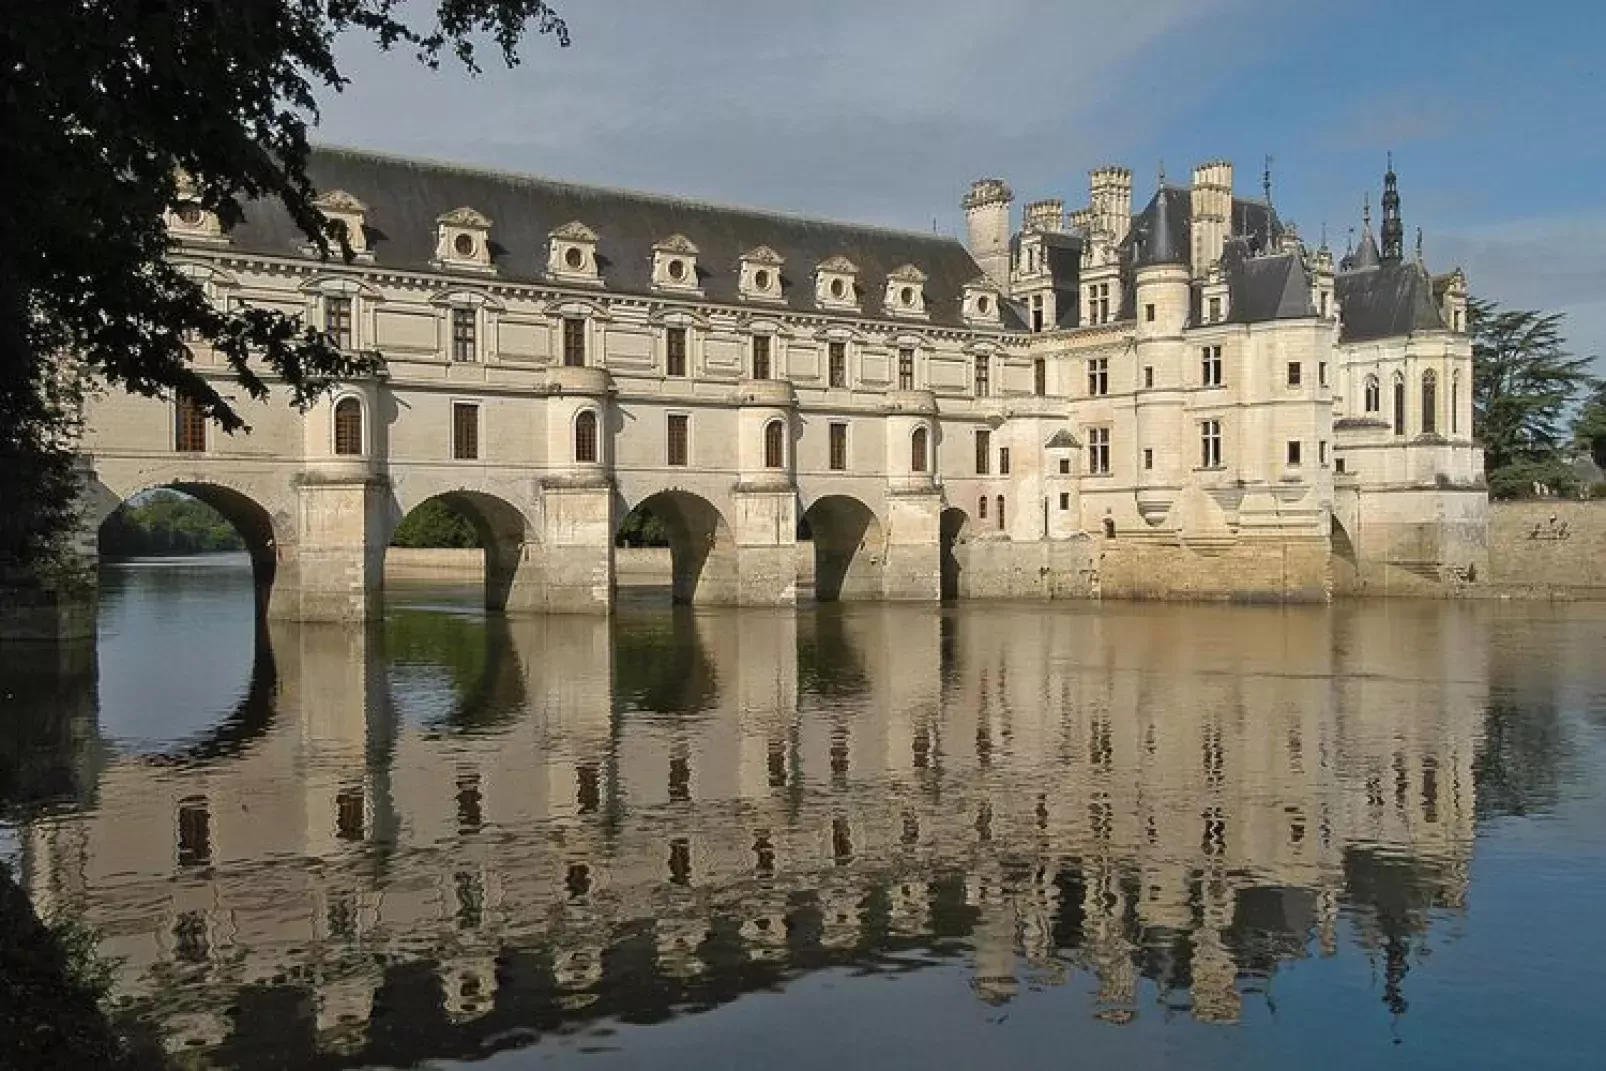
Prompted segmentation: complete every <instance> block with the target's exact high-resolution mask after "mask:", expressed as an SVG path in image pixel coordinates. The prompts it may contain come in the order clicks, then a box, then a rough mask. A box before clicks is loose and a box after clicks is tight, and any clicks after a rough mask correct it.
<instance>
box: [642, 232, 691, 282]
mask: <svg viewBox="0 0 1606 1071" xmlns="http://www.w3.org/2000/svg"><path fill="white" fill-rule="evenodd" d="M652 285H653V286H654V287H656V288H658V289H659V290H677V291H683V292H686V293H692V294H695V293H698V292H700V290H701V285H700V283H699V280H698V278H697V247H696V246H695V245H693V244H692V243H691V240H690V239H688V238H687V237H686V236H685V235H683V234H672V235H670V236H669V237H668V238H665V239H664V240H663V241H661V242H659V243H657V244H656V245H654V246H653V247H652Z"/></svg>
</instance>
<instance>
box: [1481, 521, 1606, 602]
mask: <svg viewBox="0 0 1606 1071" xmlns="http://www.w3.org/2000/svg"><path fill="white" fill-rule="evenodd" d="M1552 518H1554V520H1552ZM1486 591H1487V592H1488V593H1489V594H1493V595H1510V596H1528V597H1537V598H1558V597H1559V598H1578V599H1601V598H1606V502H1599V501H1597V502H1569V501H1565V500H1561V499H1544V500H1540V501H1537V502H1493V503H1490V507H1489V584H1488V586H1487V588H1486Z"/></svg>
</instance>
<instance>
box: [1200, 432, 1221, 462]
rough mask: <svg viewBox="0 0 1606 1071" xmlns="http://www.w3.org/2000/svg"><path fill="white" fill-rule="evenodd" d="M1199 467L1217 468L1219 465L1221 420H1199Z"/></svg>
mask: <svg viewBox="0 0 1606 1071" xmlns="http://www.w3.org/2000/svg"><path fill="white" fill-rule="evenodd" d="M1199 467H1200V468H1203V469H1218V468H1220V467H1221V421H1219V420H1201V421H1200V422H1199Z"/></svg>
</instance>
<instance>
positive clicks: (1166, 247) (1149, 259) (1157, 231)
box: [1137, 183, 1188, 268]
mask: <svg viewBox="0 0 1606 1071" xmlns="http://www.w3.org/2000/svg"><path fill="white" fill-rule="evenodd" d="M1146 214H1147V215H1148V217H1149V219H1148V226H1147V227H1146V233H1145V234H1144V235H1143V237H1142V245H1140V246H1139V248H1138V255H1137V266H1138V267H1140V268H1146V267H1150V266H1152V265H1158V264H1186V263H1187V262H1188V258H1187V256H1186V255H1184V253H1183V250H1182V243H1181V236H1180V235H1178V234H1176V233H1175V231H1174V230H1173V229H1172V226H1171V223H1172V220H1171V190H1170V188H1169V187H1167V186H1166V185H1165V184H1164V183H1162V184H1161V185H1160V188H1159V189H1158V190H1157V191H1155V194H1154V200H1153V201H1152V202H1150V204H1149V209H1148V212H1147V213H1146Z"/></svg>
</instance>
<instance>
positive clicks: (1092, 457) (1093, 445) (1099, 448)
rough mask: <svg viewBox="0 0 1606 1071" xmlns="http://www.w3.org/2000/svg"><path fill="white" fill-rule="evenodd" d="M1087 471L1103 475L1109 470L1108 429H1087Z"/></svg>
mask: <svg viewBox="0 0 1606 1071" xmlns="http://www.w3.org/2000/svg"><path fill="white" fill-rule="evenodd" d="M1087 471H1088V472H1089V473H1091V474H1092V475H1094V476H1105V475H1108V474H1109V471H1110V429H1109V428H1089V429H1087Z"/></svg>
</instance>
